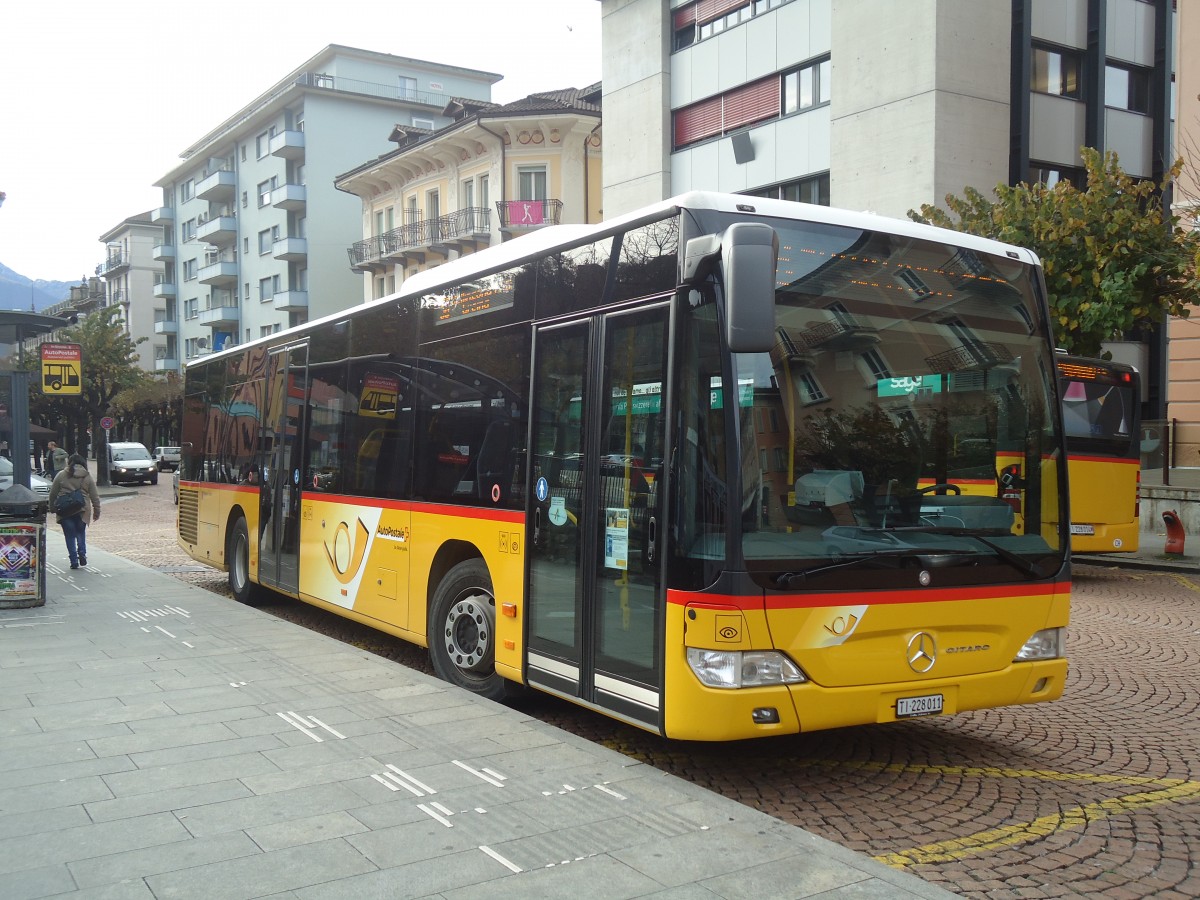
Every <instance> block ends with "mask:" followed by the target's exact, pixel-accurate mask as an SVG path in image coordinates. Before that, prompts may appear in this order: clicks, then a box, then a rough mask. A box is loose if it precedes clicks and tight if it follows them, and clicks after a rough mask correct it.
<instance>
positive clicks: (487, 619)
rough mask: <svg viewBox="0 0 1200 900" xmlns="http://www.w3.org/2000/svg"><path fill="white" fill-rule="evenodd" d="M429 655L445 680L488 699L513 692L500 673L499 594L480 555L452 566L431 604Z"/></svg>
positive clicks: (438, 587) (502, 697)
mask: <svg viewBox="0 0 1200 900" xmlns="http://www.w3.org/2000/svg"><path fill="white" fill-rule="evenodd" d="M429 657H430V661H431V662H432V663H433V671H434V672H435V673H436V674H437V676H438V677H439V678H441V679H442V680H443V681H448V682H450V683H451V684H454V685H457V686H458V687H461V688H465V689H466V690H468V691H471V692H472V693H473V694H479V695H480V696H482V697H487V698H488V699H489V700H502V699H504V697H506V696H507V695H508V691H507V688H506V681H505V679H503V678H501V677H500V676H499V675H497V674H496V598H495V596H494V595H493V593H492V578H491V575H490V574H488V569H487V566H486V565H485V564H484V563H483V560H480V559H468V560H465V561H463V562H460V563H458V564H457V565H455V566H454V567H452V568H451V569H450V570H449V571H448V572H447V573H446V575H445V577H444V578H443V579H442V580H441V581H440V582H439V583H438V586H437V590H435V591H434V594H433V601H432V603H431V604H430V615H429Z"/></svg>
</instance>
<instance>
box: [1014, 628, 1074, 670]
mask: <svg viewBox="0 0 1200 900" xmlns="http://www.w3.org/2000/svg"><path fill="white" fill-rule="evenodd" d="M1062 648H1063V629H1061V628H1046V629H1043V630H1042V631H1039V632H1038V633H1037V634H1035V635H1034V636H1033V637H1031V638H1030V639H1029V640H1027V641H1026V642H1025V646H1024V647H1022V648H1021V649H1020V650H1018V651H1017V655H1016V658H1015V659H1013V662H1030V661H1032V660H1035V659H1059V658H1060V657H1061V656H1062V655H1063V654H1062Z"/></svg>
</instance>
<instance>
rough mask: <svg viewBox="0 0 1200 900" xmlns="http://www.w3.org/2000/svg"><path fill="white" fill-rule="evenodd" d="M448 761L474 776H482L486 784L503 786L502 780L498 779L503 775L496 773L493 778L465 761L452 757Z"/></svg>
mask: <svg viewBox="0 0 1200 900" xmlns="http://www.w3.org/2000/svg"><path fill="white" fill-rule="evenodd" d="M450 762H452V763H454V764H455V765H456V766H458V767H459V768H460V769H466V770H467V771H468V772H470V773H471V774H472V775H474V776H475V777H476V778H482V779H483V780H484V781H486V782H487V783H488V784H493V785H495V786H496V787H499V788H502V787H504V782H503V781H500V780H499V779H501V778H503V777H504V776H503V775H497V776H496V777H495V778H493V777H492V776H491V775H485V774H484V773H483V772H480V771H479V770H478V769H472V768H471V767H470V766H468V765H467V764H466V763H465V762H461V761H459V760H457V759H452V760H450Z"/></svg>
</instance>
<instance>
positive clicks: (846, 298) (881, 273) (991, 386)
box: [732, 220, 1066, 589]
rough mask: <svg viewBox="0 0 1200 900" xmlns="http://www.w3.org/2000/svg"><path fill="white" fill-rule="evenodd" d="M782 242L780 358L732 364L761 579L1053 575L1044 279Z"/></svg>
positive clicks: (746, 514)
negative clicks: (919, 573)
mask: <svg viewBox="0 0 1200 900" xmlns="http://www.w3.org/2000/svg"><path fill="white" fill-rule="evenodd" d="M771 224H772V225H773V226H774V227H775V228H776V230H777V231H778V234H779V238H780V250H779V264H778V269H777V289H776V324H777V329H776V333H777V338H778V340H777V343H776V344H775V347H774V349H772V350H771V351H770V352H769V353H755V354H740V355H738V356H737V357H736V358H735V366H734V369H735V371H734V376H733V377H734V378H735V379H736V385H734V386H732V387H733V389H734V390H736V392H737V396H738V408H739V413H740V418H741V423H740V430H739V433H740V439H741V442H742V452H741V454H740V458H741V460H742V472H741V483H742V494H743V496H742V515H741V521H742V541H741V548H742V553H743V555H744V558H745V564H746V566H747V568H748V570H749V571H750V572H751V573H752V574H753V575H754V576H755V578H756V580H758V581H759V582H760V583H761V584H762V585H763V586H764V587H766V588H768V589H770V588H777V589H794V588H796V587H797V586H799V585H802V584H804V583H806V582H809V581H812V583H813V586H814V587H817V586H819V587H820V588H821V589H825V588H837V587H839V586H845V587H849V586H858V585H862V586H871V585H883V584H885V583H886V582H887V580H888V578H889V574H888V570H889V569H894V568H895V567H900V566H911V567H920V568H922V569H931V568H939V569H947V570H951V569H956V570H958V574H957V575H955V574H953V573H950V572H947V574H946V577H943V576H939V578H940V581H939V583H947V578H948V579H949V582H950V583H953V582H954V581H961V583H970V582H971V581H972V580H979V579H989V580H997V579H999V580H1005V579H1013V580H1021V579H1030V578H1041V577H1049V576H1051V575H1053V574H1054V573H1055V572H1057V571H1058V568H1059V567H1060V565H1061V562H1062V555H1063V551H1064V543H1065V542H1064V540H1063V537H1062V524H1061V523H1062V522H1063V521H1065V518H1066V517H1065V515H1063V513H1062V509H1061V506H1062V503H1063V499H1062V498H1061V497H1060V496H1059V491H1058V485H1059V484H1060V483H1062V479H1061V478H1060V475H1059V469H1060V467H1061V465H1062V460H1061V458H1060V457H1061V453H1060V452H1059V450H1058V448H1059V446H1060V444H1059V442H1060V439H1061V432H1060V428H1061V426H1060V422H1059V413H1058V409H1057V405H1056V401H1055V392H1054V383H1053V379H1054V374H1055V367H1054V359H1053V357H1052V352H1051V349H1050V342H1049V341H1048V340H1047V335H1046V328H1047V325H1046V323H1045V321H1044V317H1043V316H1042V314H1041V313H1040V312H1039V306H1038V301H1037V299H1036V298H1037V294H1036V290H1037V288H1036V269H1035V268H1034V267H1033V266H1032V265H1029V264H1027V263H1025V262H1022V261H1020V260H1017V259H1012V258H1009V257H1008V256H1005V255H1001V254H989V253H984V252H980V251H977V250H974V249H970V248H968V247H964V246H956V245H955V244H953V243H941V242H935V241H931V240H929V239H917V238H913V237H908V236H905V235H902V234H897V233H883V232H872V231H865V230H861V229H856V228H846V227H839V226H833V225H825V224H814V223H800V222H788V221H779V220H776V221H772V223H771ZM981 566H987V567H994V568H992V569H988V570H987V571H981V570H980V567H981ZM891 577H894V571H893V572H892V576H891ZM922 583H924V582H922Z"/></svg>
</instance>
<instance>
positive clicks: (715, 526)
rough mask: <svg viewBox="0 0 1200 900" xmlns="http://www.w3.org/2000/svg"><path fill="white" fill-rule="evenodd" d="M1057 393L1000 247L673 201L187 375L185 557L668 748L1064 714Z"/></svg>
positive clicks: (480, 678) (755, 206)
mask: <svg viewBox="0 0 1200 900" xmlns="http://www.w3.org/2000/svg"><path fill="white" fill-rule="evenodd" d="M1055 371H1056V370H1055V358H1054V349H1053V345H1052V343H1051V338H1050V329H1049V326H1048V314H1047V310H1046V305H1045V300H1044V287H1043V282H1042V277H1041V270H1040V267H1039V264H1038V261H1037V259H1036V257H1035V256H1034V255H1033V254H1031V253H1029V252H1027V251H1025V250H1023V249H1020V248H1016V247H1011V246H1008V245H1003V244H998V243H994V242H991V241H987V240H983V239H980V238H976V237H973V236H970V235H966V234H959V233H954V232H948V231H943V230H940V229H935V228H931V227H928V226H923V225H918V224H915V223H911V222H903V221H893V220H889V219H884V218H880V217H877V216H872V215H866V214H856V213H851V212H845V211H839V210H833V209H829V208H825V207H817V206H809V205H805V204H799V203H792V202H786V201H777V200H766V199H760V198H756V197H748V196H734V195H720V194H710V193H691V194H687V195H683V196H680V197H676V198H673V199H670V200H667V201H663V202H661V203H658V204H655V205H653V206H650V207H647V208H645V209H642V210H639V211H637V212H635V213H630V214H629V215H626V216H623V217H620V218H617V219H613V220H610V221H607V222H604V223H602V224H598V225H589V226H583V225H572V226H567V225H564V226H558V227H555V228H547V229H544V230H541V231H538V232H535V233H532V234H529V235H526V236H522V237H520V238H517V239H515V240H511V241H508V242H504V243H501V244H500V245H498V246H495V247H492V248H489V249H486V250H483V251H481V252H478V253H474V254H468V255H463V256H461V257H459V258H456V259H451V260H448V261H446V262H445V263H444V264H442V265H440V266H437V267H435V268H431V269H428V270H426V271H423V272H421V273H419V274H416V275H413V276H411V277H409V278H408V279H406V280H405V281H404V283H403V285H402V287H401V289H400V290H399V292H398V293H396V294H394V295H392V296H388V297H385V298H382V299H380V300H377V301H373V302H371V303H367V304H360V305H357V306H354V307H353V308H350V309H347V310H346V311H345V312H341V313H337V314H335V315H331V316H328V317H326V318H323V319H321V320H319V321H315V322H312V323H309V324H305V325H302V326H298V327H295V328H292V329H290V330H288V331H285V332H282V333H279V334H275V335H271V336H269V337H264V338H261V339H259V340H257V341H254V342H250V343H247V344H245V345H242V346H238V347H234V348H229V349H226V350H224V351H222V352H220V353H215V354H212V355H211V356H206V357H204V358H202V359H198V360H195V361H193V362H191V363H189V364H188V366H187V368H186V373H185V411H184V422H183V454H184V455H183V470H182V475H181V481H180V489H179V490H180V498H179V516H178V532H179V541H180V544H181V545H182V546H183V547H184V548H185V549H186V550H187V552H188V553H190V554H191V555H192V557H194V558H195V559H197V560H201V561H203V562H206V563H209V564H211V565H214V566H219V567H223V568H225V569H227V570H228V573H229V584H230V588H231V590H232V592H233V594H234V595H235V596H236V597H237V598H238V599H239V600H241V601H244V602H253V601H254V600H255V599H256V597H257V596H259V595H260V593H261V592H262V591H264V590H271V591H275V592H278V593H281V594H285V595H287V596H289V597H294V598H297V599H299V600H301V601H304V602H306V603H310V604H313V605H315V606H318V607H320V608H322V609H325V610H329V611H331V612H334V613H337V614H339V615H343V616H346V617H348V618H350V619H353V620H355V621H357V622H361V623H365V624H367V625H370V626H372V627H375V628H377V629H380V630H382V631H385V632H387V633H389V634H392V635H396V636H399V637H401V638H404V639H406V640H409V641H412V642H414V643H416V644H418V645H422V646H426V647H428V649H429V653H430V656H431V660H432V664H433V668H434V670H435V671H436V672H437V674H438V675H439V676H440V677H442V678H444V679H446V680H447V681H449V682H451V683H453V684H456V685H458V686H460V687H462V688H465V689H467V690H469V691H473V692H476V693H478V694H480V695H483V696H486V697H489V698H495V699H501V698H504V697H505V696H507V695H508V694H510V693H511V692H513V691H515V690H528V689H534V690H539V691H546V692H549V693H551V694H554V695H557V696H559V697H562V698H566V699H567V700H570V701H572V702H574V703H577V704H580V705H582V706H585V707H588V708H590V709H592V710H595V711H597V712H598V713H602V714H605V715H608V716H612V717H614V718H617V719H620V720H622V721H624V722H627V723H631V724H633V725H635V726H637V727H640V728H643V729H646V730H648V731H651V732H655V733H657V734H660V735H664V736H667V737H669V738H679V739H689V740H706V741H716V740H732V739H742V738H751V737H759V736H767V735H779V734H791V733H797V732H801V731H813V730H817V729H823V728H833V727H838V726H845V725H858V724H866V723H877V722H895V721H897V720H903V719H908V718H913V717H920V716H938V715H951V714H955V713H960V712H964V711H967V710H974V709H982V708H989V707H995V706H1000V705H1006V704H1020V703H1036V702H1041V701H1048V700H1054V699H1056V698H1057V697H1058V696H1059V695H1060V694H1061V692H1062V690H1063V685H1064V681H1065V679H1066V673H1067V660H1066V658H1065V655H1064V647H1063V633H1064V629H1065V627H1066V625H1067V620H1068V615H1069V606H1070V603H1069V596H1070V571H1069V555H1068V536H1067V532H1066V523H1067V521H1068V518H1067V515H1066V508H1065V507H1066V497H1065V495H1064V493H1063V492H1062V491H1061V490H1060V486H1061V485H1064V484H1065V483H1066V470H1065V465H1066V456H1065V451H1064V446H1063V433H1062V425H1061V410H1060V406H1059V403H1058V398H1057V394H1056V390H1055V387H1056V385H1055V380H1054V375H1055ZM1013 448H1017V450H1016V451H1013ZM1001 452H1005V453H1008V452H1017V453H1018V457H1017V461H1018V465H1019V468H1020V476H1019V478H1016V479H1013V480H1011V483H1010V484H1008V485H1007V486H1006V488H1005V490H1006V491H1008V492H1009V494H1010V496H1007V497H1002V496H1000V492H999V488H998V487H997V482H996V480H995V474H994V466H995V460H996V459H997V456H998V454H1000V453H1001ZM985 477H990V478H991V479H992V481H991V484H992V489H991V492H990V496H989V495H983V494H981V493H980V492H979V491H978V490H968V489H967V488H969V486H970V484H971V483H973V482H976V481H980V480H982V479H983V478H985ZM922 482H925V484H924V487H922ZM1014 493H1015V496H1016V500H1015V503H1016V506H1017V507H1019V508H1020V509H1021V510H1022V512H1021V515H1020V525H1019V526H1018V514H1017V513H1016V512H1015V511H1014V500H1013V497H1012V496H1011V495H1012V494H1014Z"/></svg>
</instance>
